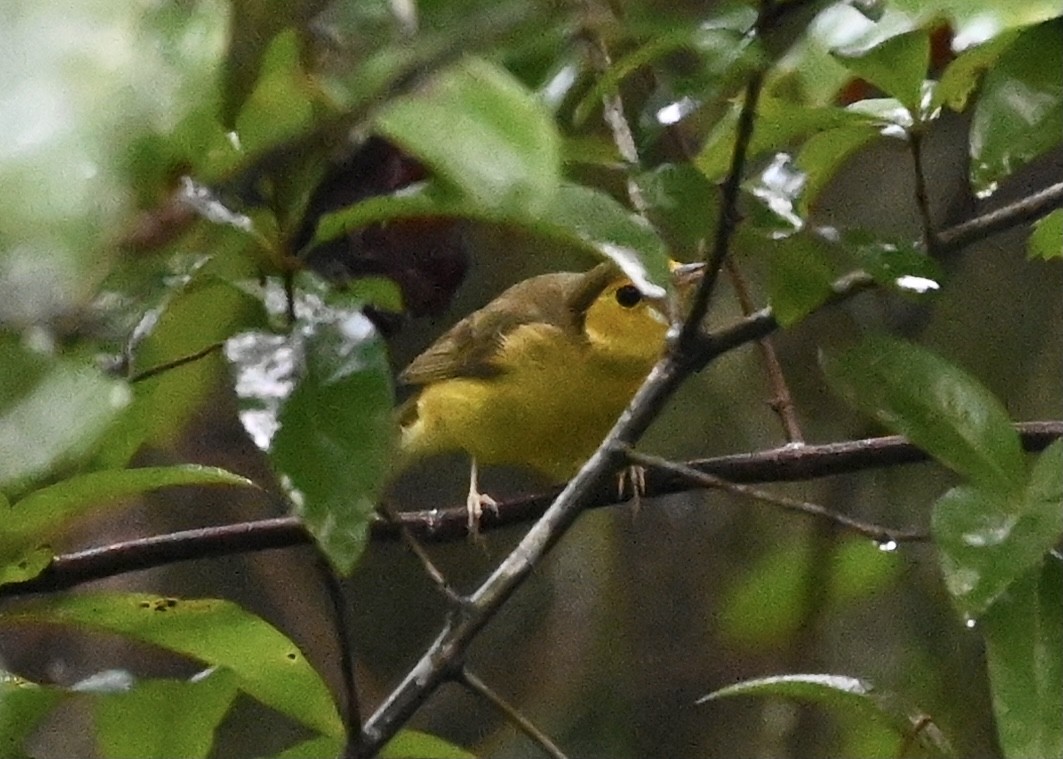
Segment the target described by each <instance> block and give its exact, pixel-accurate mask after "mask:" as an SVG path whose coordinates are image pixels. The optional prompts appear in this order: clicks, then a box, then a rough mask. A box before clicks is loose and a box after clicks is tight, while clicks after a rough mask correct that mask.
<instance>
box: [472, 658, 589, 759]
mask: <svg viewBox="0 0 1063 759" xmlns="http://www.w3.org/2000/svg"><path fill="white" fill-rule="evenodd" d="M454 679H455V680H456V681H457V682H459V683H461V684H462V685H463V686H465V688H467V689H468V690H469V692H470V693H474V694H476V695H477V696H479V697H480V698H482V699H483V700H484V701H486V702H487V703H489V704H491V706H493V707H494V708H495V709H497V710H498V711H499V712H500V713H501V714H502V716H503V717H505V718H506V720H508V721H509V723H510V724H512V725H513V726H514V727H516V728H517V729H518V730H520V731H521V732H522V733H524V734H525V735H526V736H528V738H529V739H530V740H531V741H532V742H533V743H534V744H535V745H536V746H538V747H539V748H540V749H542V751H543V753H544V754H546V755H547V756H549V757H552V759H568V757H567V756H566V755H565V752H564V751H562V750H561V749H560V748H559V747H558V745H557V744H556V743H554V742H553V741H552V740H551V739H550V736H548V735H547V734H546V733H544V732H543V731H542V730H540V729H539V728H537V727H536V726H535V724H534V723H532V721H531V720H529V719H528V718H527V717H525V716H524V715H523V714H521V713H520V712H519V711H518V710H517V709H516V708H515V707H514V706H513V705H512V704H510V703H509V702H508V701H506V700H505V699H503V698H502V697H501V696H500V695H498V694H497V693H495V691H494V689H492V688H491V687H490V686H489V685H488V684H487V683H485V682H484V681H483V680H481V679H480V678H478V677H477V676H476V675H474V674H473V673H472V672H470V671H469V669H468V668H467V667H462V668H461V669H459V670H458V671H457V673H456V674H455V675H454Z"/></svg>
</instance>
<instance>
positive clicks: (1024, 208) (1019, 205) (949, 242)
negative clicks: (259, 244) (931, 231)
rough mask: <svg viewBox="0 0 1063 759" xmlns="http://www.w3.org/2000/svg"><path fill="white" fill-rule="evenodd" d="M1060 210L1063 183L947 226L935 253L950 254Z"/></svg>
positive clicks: (940, 233) (939, 239) (1062, 197)
mask: <svg viewBox="0 0 1063 759" xmlns="http://www.w3.org/2000/svg"><path fill="white" fill-rule="evenodd" d="M1060 207H1063V182H1057V183H1056V184H1053V185H1049V186H1048V187H1046V188H1044V189H1043V190H1039V191H1037V192H1035V193H1033V194H1032V195H1027V196H1026V197H1024V198H1022V199H1020V200H1017V201H1015V202H1014V203H1009V204H1008V205H1006V206H1004V207H1002V208H998V209H996V210H995V211H989V212H988V213H984V214H982V215H980V216H975V217H974V218H973V219H968V220H967V221H964V222H961V223H959V224H956V225H955V226H952V227H949V228H948V229H946V230H943V231H942V232H939V233H938V235H937V252H938V253H952V252H954V251H957V250H959V249H960V248H964V247H966V246H967V245H970V244H971V243H973V242H977V241H979V240H982V239H984V238H986V237H988V236H989V235H993V234H996V233H998V232H1003V231H1005V230H1008V229H1012V228H1013V227H1017V226H1019V225H1020V224H1025V223H1027V222H1030V221H1036V220H1037V219H1040V218H1041V217H1042V216H1045V215H1046V214H1048V213H1050V212H1051V211H1053V210H1055V209H1057V208H1060Z"/></svg>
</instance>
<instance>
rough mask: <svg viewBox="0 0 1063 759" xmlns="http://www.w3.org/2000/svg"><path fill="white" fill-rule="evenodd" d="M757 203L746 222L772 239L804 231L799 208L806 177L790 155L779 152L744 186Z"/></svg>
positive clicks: (751, 209) (803, 222)
mask: <svg viewBox="0 0 1063 759" xmlns="http://www.w3.org/2000/svg"><path fill="white" fill-rule="evenodd" d="M742 189H744V190H745V191H746V192H748V193H749V194H750V195H752V196H753V197H754V198H755V199H756V200H757V203H756V204H755V205H752V207H751V208H750V210H749V212H748V214H749V216H748V219H747V223H748V225H749V226H751V227H752V228H753V229H755V230H756V231H758V232H760V233H761V234H763V235H764V236H765V237H769V238H771V239H773V240H779V239H782V238H784V237H789V236H790V235H792V234H794V233H796V232H799V231H801V230H802V229H804V227H805V219H804V218H802V217H801V216H800V215H799V214H798V212H797V208H798V207H799V206H798V201H799V200H800V198H801V195H802V194H803V193H804V189H805V174H804V172H802V171H801V170H800V169H798V168H797V167H796V166H795V165H794V162H793V158H792V157H791V156H790V154H789V153H776V154H775V155H774V156H773V157H772V159H771V160H770V161H769V162H768V164H767V165H766V166H764V168H763V169H761V170H760V171H759V172H758V173H757V175H756V176H754V177H751V178H749V179H747V180H746V181H745V183H743V185H742Z"/></svg>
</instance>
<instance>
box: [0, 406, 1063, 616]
mask: <svg viewBox="0 0 1063 759" xmlns="http://www.w3.org/2000/svg"><path fill="white" fill-rule="evenodd" d="M1015 429H1016V431H1017V432H1018V433H1019V435H1020V439H1021V441H1022V445H1023V448H1024V450H1026V451H1027V452H1029V453H1036V452H1038V451H1042V450H1044V449H1045V448H1047V447H1048V446H1049V445H1051V444H1052V443H1053V442H1054V441H1056V440H1058V439H1060V438H1063V421H1052V422H1020V423H1018V424H1016V425H1015ZM928 460H929V457H928V456H927V455H926V454H925V453H923V452H922V451H920V450H919V449H918V448H916V447H915V446H914V445H912V444H911V443H909V442H908V441H907V440H906V439H905V438H903V437H900V436H899V435H891V436H888V437H877V438H866V439H864V440H850V441H846V442H841V443H826V444H824V445H804V446H783V447H781V448H774V449H771V450H766V451H757V452H755V453H740V454H731V455H727V456H717V457H714V458H710V459H697V460H694V461H688V462H685V466H688V467H690V468H691V469H695V470H697V471H699V472H702V473H704V474H710V475H715V476H716V477H720V478H722V479H725V480H727V481H729V482H732V483H752V482H761V483H764V482H799V481H804V480H811V479H817V478H819V477H831V476H835V475H842V474H852V473H854V472H860V471H864V470H867V469H879V468H883V467H892V466H899V465H902V464H917V463H921V462H925V461H928ZM689 489H690V483H689V481H688V480H686V479H685V478H684V477H680V476H677V475H675V474H673V473H671V472H667V471H655V472H652V473H650V474H649V476H648V477H647V478H646V489H645V492H644V493H643V496H644V497H646V498H656V497H658V496H663V495H671V494H674V493H681V492H686V491H688V490H689ZM560 493H561V490H560V489H559V488H556V489H553V490H550V491H547V492H545V493H538V494H536V495H530V496H523V497H520V498H514V499H511V500H508V501H503V502H501V503H499V505H498V513H497V514H495V513H494V512H493V511H488V512H485V513H484V518H483V521H482V522H481V524H480V529H481V530H482V531H490V530H492V529H497V528H500V527H505V526H512V525H515V524H523V523H526V522H530V521H531V520H533V519H537V518H539V517H540V516H542V515H543V513H544V512H545V511H546V509H547V507H549V505H550V504H551V503H553V502H554V501H555V500H556V499H557V496H558V495H559V494H560ZM618 505H622V503H621V501H619V500H618V498H617V493H616V483H615V481H613V480H612V478H608V477H607V478H605V479H604V481H603V482H602V483H601V484H600V485H598V486H596V487H594V488H592V489H590V490H589V493H588V495H587V504H586V508H602V507H609V506H618ZM394 516H395V521H394V522H391V521H388V520H385V519H383V518H378V519H375V520H374V521H372V522H371V523H370V533H371V535H372V537H373V539H374V540H397V539H401V531H400V525H401V527H402V528H404V529H407V530H409V532H410V533H411V534H412V535H414V536H416V538H417V539H418V540H420V541H431V542H453V541H457V540H464V539H465V538H467V537H468V511H467V510H466V508H465V506H464V505H461V506H454V507H451V508H446V509H431V510H426V511H406V512H400V513H397V514H395V515H394ZM310 544H311V538H310V535H309V534H308V533H307V532H306V529H305V528H304V527H303V524H302V522H301V521H300V520H299V519H298V518H297V517H277V518H274V519H261V520H257V521H252V522H239V523H236V524H225V525H219V526H217V527H203V528H199V529H195V530H183V531H180V532H173V533H169V534H166V535H156V536H152V537H148V538H137V539H134V540H128V541H125V542H121V543H112V544H110V545H106V546H101V547H99V548H89V549H85V550H83V551H75V552H72V553H67V554H60V555H58V556H56V557H55V558H54V559H53V560H52V563H51V564H49V565H48V567H47V569H45V570H44V571H43V572H42V573H41V574H39V575H37V576H36V577H34V578H32V579H29V580H25V581H22V582H17V583H8V584H6V585H0V598H3V597H5V596H20V595H26V594H29V593H47V592H55V591H60V590H68V589H70V588H73V587H75V586H77V585H81V584H83V583H86V582H91V581H93V580H100V579H103V578H105V577H114V576H116V575H121V574H125V573H128V572H137V571H141V570H145V569H152V568H155V567H160V566H167V565H170V564H176V563H178V562H181V561H189V560H192V559H211V558H215V557H218V556H230V555H233V554H239V553H252V552H256V551H268V550H273V549H277V548H292V547H296V546H304V545H310Z"/></svg>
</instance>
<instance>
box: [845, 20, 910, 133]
mask: <svg viewBox="0 0 1063 759" xmlns="http://www.w3.org/2000/svg"><path fill="white" fill-rule="evenodd" d="M833 55H834V57H835V59H836V60H838V61H839V62H840V63H841V64H842V65H843V66H845V67H846V68H847V69H849V70H850V71H851V72H853V73H854V74H856V76H858V77H860V78H861V79H863V80H864V81H866V82H870V83H871V84H873V85H875V86H876V87H878V88H879V89H880V90H882V91H883V92H884V93H886V94H887V95H890V96H891V97H895V98H897V100H899V101H900V102H901V103H903V104H904V107H905V108H907V109H908V112H909V113H910V114H912V116H913V117H915V118H918V117H919V114H920V112H921V109H920V104H921V102H922V99H923V80H924V79H925V78H926V74H927V67H928V66H929V65H930V36H929V34H928V33H927V30H926V29H915V30H913V31H910V32H906V33H904V34H898V35H897V36H896V37H890V38H889V39H887V40H885V41H883V42H879V43H878V44H876V45H874V46H873V47H870V48H862V49H851V48H850V49H844V50H835V51H834V53H833Z"/></svg>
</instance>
